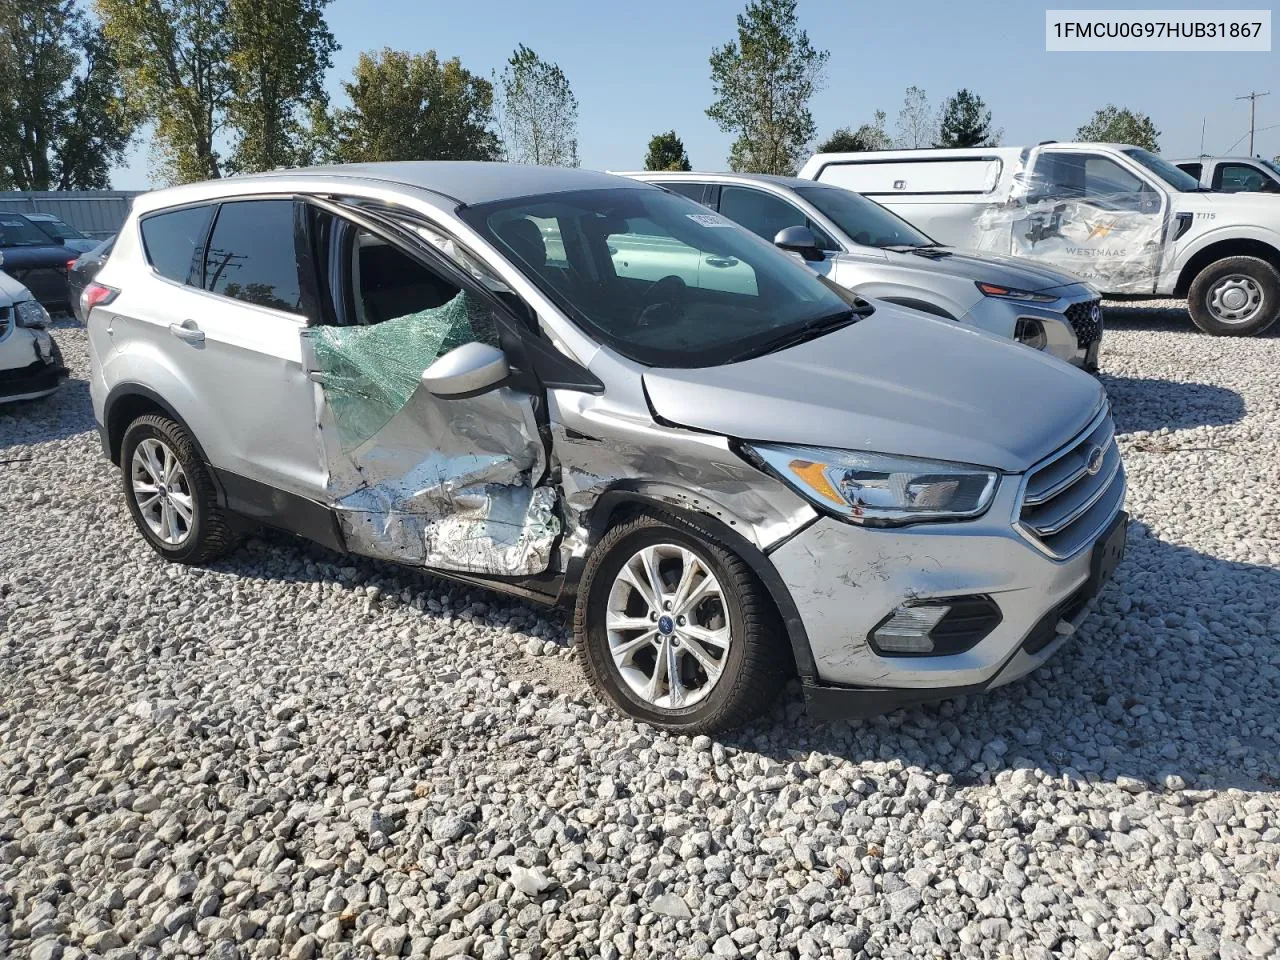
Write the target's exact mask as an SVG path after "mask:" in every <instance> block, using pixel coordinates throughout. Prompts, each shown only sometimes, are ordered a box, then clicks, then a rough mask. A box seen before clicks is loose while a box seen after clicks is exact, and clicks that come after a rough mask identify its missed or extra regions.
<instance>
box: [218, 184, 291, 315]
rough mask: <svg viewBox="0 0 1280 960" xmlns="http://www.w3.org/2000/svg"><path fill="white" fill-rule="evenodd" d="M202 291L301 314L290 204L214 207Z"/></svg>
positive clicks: (267, 202) (266, 202) (249, 203)
mask: <svg viewBox="0 0 1280 960" xmlns="http://www.w3.org/2000/svg"><path fill="white" fill-rule="evenodd" d="M204 288H205V289H206V290H209V291H211V292H213V293H218V294H221V295H222V296H224V297H232V298H233V299H236V300H243V301H244V302H245V303H252V304H255V305H256V306H259V307H270V308H271V309H273V310H283V311H285V312H287V313H300V312H301V310H302V304H301V292H300V291H301V284H300V283H299V282H298V257H297V253H296V251H295V248H294V227H293V201H292V200H239V201H236V202H234V203H224V204H222V205H221V206H220V207H219V208H218V219H217V221H216V222H215V223H214V225H213V235H212V236H211V237H210V238H209V252H208V253H207V254H206V255H205V263H204Z"/></svg>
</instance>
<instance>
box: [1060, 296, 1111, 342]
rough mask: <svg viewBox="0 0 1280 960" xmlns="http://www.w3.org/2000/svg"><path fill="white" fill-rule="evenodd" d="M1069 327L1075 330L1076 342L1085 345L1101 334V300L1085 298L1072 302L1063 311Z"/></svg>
mask: <svg viewBox="0 0 1280 960" xmlns="http://www.w3.org/2000/svg"><path fill="white" fill-rule="evenodd" d="M1064 312H1065V313H1066V317H1067V321H1068V322H1069V323H1070V324H1071V329H1073V330H1074V331H1075V332H1076V343H1077V344H1079V345H1080V346H1081V347H1087V346H1089V345H1090V344H1091V343H1093V342H1094V341H1095V340H1097V339H1099V338H1100V337H1101V336H1102V301H1101V300H1085V301H1084V302H1082V303H1073V304H1071V306H1069V307H1067V309H1066V310H1065V311H1064Z"/></svg>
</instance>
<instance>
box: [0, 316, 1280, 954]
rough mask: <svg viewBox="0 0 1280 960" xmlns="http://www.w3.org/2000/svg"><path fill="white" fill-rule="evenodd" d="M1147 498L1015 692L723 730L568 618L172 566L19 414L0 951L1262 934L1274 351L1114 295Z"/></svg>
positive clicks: (1128, 942) (1275, 555)
mask: <svg viewBox="0 0 1280 960" xmlns="http://www.w3.org/2000/svg"><path fill="white" fill-rule="evenodd" d="M1109 317H1110V323H1111V329H1110V330H1109V332H1108V334H1107V340H1106V344H1105V348H1104V363H1103V366H1104V380H1105V382H1106V383H1107V386H1108V388H1109V390H1110V391H1111V395H1112V398H1113V402H1114V404H1115V411H1116V418H1117V421H1118V424H1119V427H1120V430H1121V432H1122V436H1121V443H1122V445H1123V447H1124V449H1125V453H1126V457H1127V464H1128V469H1129V477H1130V492H1129V500H1128V504H1129V509H1130V510H1131V511H1132V513H1133V515H1134V517H1135V520H1136V522H1135V524H1134V525H1133V527H1132V530H1131V532H1130V537H1129V544H1128V548H1129V553H1128V557H1127V559H1126V560H1125V562H1124V564H1123V565H1122V566H1121V568H1120V570H1119V571H1118V573H1117V579H1116V581H1115V582H1114V584H1113V585H1112V586H1110V587H1109V588H1108V589H1107V590H1106V592H1105V593H1104V595H1103V597H1102V598H1101V600H1100V606H1099V610H1098V612H1097V613H1096V614H1095V615H1094V616H1093V617H1091V618H1090V619H1089V620H1088V621H1087V623H1086V625H1085V626H1084V628H1083V629H1082V630H1081V631H1080V633H1079V634H1078V635H1077V637H1076V641H1077V642H1075V643H1074V645H1073V646H1069V647H1068V648H1066V649H1065V650H1064V651H1063V652H1062V653H1061V654H1060V655H1059V656H1058V657H1057V658H1056V659H1055V660H1054V661H1052V662H1051V663H1050V664H1049V665H1048V666H1047V667H1046V668H1045V669H1043V670H1041V671H1040V672H1039V673H1037V674H1035V675H1033V676H1032V677H1030V678H1028V679H1026V680H1024V681H1022V682H1019V683H1016V684H1014V685H1012V686H1010V687H1006V688H1003V689H1001V690H999V691H996V692H993V693H991V694H989V695H986V696H983V697H978V698H972V699H969V700H955V701H950V702H947V703H943V704H941V705H938V706H932V707H924V708H920V709H915V710H909V711H900V712H898V713H895V714H893V715H891V716H888V717H883V718H878V719H876V720H872V721H861V722H853V723H834V724H824V725H818V724H813V723H811V722H809V721H808V720H807V719H806V718H805V717H804V714H803V709H802V703H801V700H800V697H799V694H798V692H796V691H794V690H793V691H791V692H790V693H789V695H788V696H787V697H786V698H785V700H784V702H782V703H781V704H780V705H779V706H778V708H777V709H776V710H775V712H774V714H773V715H772V716H771V717H769V718H768V719H767V720H765V721H762V722H760V723H759V724H757V725H756V726H755V727H753V728H752V729H749V730H747V731H745V732H743V733H741V734H739V735H736V736H734V737H732V738H729V739H725V740H720V741H712V740H709V739H707V738H705V737H699V738H695V739H692V740H690V739H687V738H679V737H670V736H666V735H662V734H656V733H655V732H654V731H652V730H650V729H648V728H646V727H644V726H641V725H638V724H635V723H632V722H629V721H626V720H623V719H620V718H618V717H617V716H614V715H612V714H610V713H608V712H606V711H604V710H602V709H601V708H600V707H598V706H597V704H596V702H595V701H594V699H592V697H591V696H590V695H589V694H588V693H587V692H586V690H585V688H584V686H583V682H582V678H581V676H580V674H579V673H578V671H577V668H576V666H575V665H574V663H573V660H572V658H571V656H570V654H569V652H568V649H567V647H566V644H567V639H568V638H567V633H566V624H565V619H564V617H563V616H562V615H561V614H558V613H555V612H548V611H545V610H541V609H536V608H533V607H530V606H527V605H524V604H522V603H519V602H515V601H512V600H509V599H506V598H504V597H501V596H498V595H495V594H490V593H486V592H483V591H480V590H475V589H470V588H465V587H458V586H454V585H450V584H447V583H445V582H443V581H437V580H434V579H430V578H426V577H418V576H415V575H413V574H411V573H409V572H406V571H404V570H399V569H395V568H392V567H389V566H384V565H379V564H375V563H366V562H363V561H355V562H353V561H350V560H347V559H344V558H340V557H338V556H336V555H334V554H329V553H326V552H325V551H323V550H321V549H319V548H312V547H309V546H307V545H305V544H303V543H301V542H299V541H294V540H292V539H290V538H288V537H285V536H278V535H266V536H264V537H262V538H257V539H253V540H250V541H249V542H248V543H247V544H246V545H245V546H244V547H243V548H241V549H240V550H239V551H237V552H236V553H235V554H233V555H232V556H231V557H229V558H228V559H227V560H225V561H224V562H222V563H220V564H219V565H217V566H216V567H214V568H212V569H206V570H199V569H189V568H184V567H178V566H167V565H165V564H163V563H162V562H161V561H160V560H159V559H158V558H157V557H156V556H155V555H154V554H152V553H151V551H150V550H148V549H147V548H146V546H145V545H144V544H143V541H142V539H141V538H140V537H139V536H138V535H137V534H136V533H135V531H134V529H133V527H132V525H131V522H130V521H129V518H128V515H127V513H126V511H125V508H124V505H123V502H122V500H121V498H120V495H119V492H118V483H119V481H118V479H117V475H116V473H115V471H114V470H113V469H112V468H110V467H109V466H108V464H106V463H105V462H104V460H103V459H102V457H101V454H100V451H99V447H98V441H97V437H96V434H95V433H94V432H93V421H92V414H91V410H90V404H89V397H88V388H87V385H86V382H85V377H86V375H87V359H86V354H85V339H84V335H83V332H82V331H81V330H79V329H78V328H76V327H74V326H71V325H69V324H68V325H64V326H63V328H61V329H59V330H58V331H57V334H56V335H57V337H58V339H59V341H60V343H61V345H62V348H63V350H64V352H65V354H66V356H67V358H68V361H69V363H70V364H71V365H72V367H73V369H74V373H73V377H74V379H73V380H72V381H71V382H70V383H69V384H68V385H67V387H66V389H65V390H64V391H62V392H61V393H60V394H59V395H57V396H56V397H55V398H52V399H49V400H45V401H41V402H37V403H33V404H27V405H24V406H22V407H20V408H17V409H7V410H5V411H4V412H2V413H0V956H16V957H28V956H29V957H33V958H38V960H59V957H60V958H61V960H73V958H79V957H83V956H85V955H101V956H104V957H108V958H120V960H124V958H130V957H155V956H165V957H174V956H186V955H204V956H211V957H217V958H231V957H276V956H280V957H293V958H303V960H305V958H311V957H319V956H323V957H345V956H371V955H382V956H394V955H402V956H409V955H412V956H427V957H430V958H432V960H439V958H443V957H455V956H458V957H462V956H470V957H474V958H484V960H495V958H504V957H525V958H539V957H559V956H567V957H597V956H599V957H603V958H606V960H610V958H618V957H630V956H636V957H655V958H656V957H695V956H702V955H705V954H707V953H711V954H713V955H714V956H717V957H729V958H732V957H738V956H743V957H762V958H767V957H817V956H822V957H836V958H853V957H858V956H870V957H898V956H928V957H942V956H946V957H951V956H964V957H979V956H1002V957H1046V958H1047V957H1050V956H1063V957H1081V958H1091V960H1098V958H1103V957H1111V956H1116V957H1158V958H1164V957H1197V958H1213V957H1223V958H1233V957H1267V956H1274V955H1276V953H1277V938H1278V937H1280V866H1278V864H1277V859H1278V858H1280V792H1278V791H1280V707H1278V706H1277V704H1280V570H1278V566H1280V456H1278V455H1277V450H1280V375H1278V373H1280V337H1277V336H1274V335H1273V336H1270V337H1267V338H1264V339H1261V340H1226V339H1213V338H1210V337H1207V336H1204V335H1201V334H1198V333H1194V332H1192V331H1191V329H1190V325H1189V323H1188V321H1187V320H1186V315H1185V312H1184V311H1182V310H1180V309H1178V306H1177V304H1168V305H1166V306H1164V307H1163V308H1154V309H1153V308H1151V307H1149V306H1144V307H1142V308H1138V307H1134V306H1128V305H1120V306H1118V307H1115V308H1113V309H1112V310H1111V311H1110V313H1109Z"/></svg>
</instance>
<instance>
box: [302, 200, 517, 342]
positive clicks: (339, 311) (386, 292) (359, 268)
mask: <svg viewBox="0 0 1280 960" xmlns="http://www.w3.org/2000/svg"><path fill="white" fill-rule="evenodd" d="M312 217H313V221H312V222H313V237H314V240H315V245H316V250H315V254H316V259H315V262H316V269H317V273H318V275H319V280H320V286H321V294H322V297H323V298H324V299H325V300H326V301H327V303H326V306H327V307H328V310H326V311H325V315H326V319H325V321H324V325H325V326H331V327H370V326H374V325H376V324H383V323H387V322H389V321H395V320H406V319H409V318H414V317H427V316H431V317H434V318H435V319H436V320H437V321H444V320H445V318H446V316H447V317H448V318H449V320H448V323H449V324H450V327H449V330H448V331H446V336H445V342H444V343H442V344H441V347H442V349H441V354H443V353H446V352H448V349H452V348H453V347H455V346H460V345H461V344H463V343H469V342H471V341H472V340H479V341H481V342H483V343H490V344H493V345H495V346H496V345H497V343H498V338H497V330H496V327H495V325H494V322H493V317H492V314H491V313H490V311H489V309H488V307H487V305H485V304H483V303H482V302H481V301H480V300H479V298H477V297H476V296H475V295H474V294H471V293H469V292H467V291H465V290H463V289H462V288H461V287H459V286H458V285H457V284H455V283H454V282H452V281H451V280H449V279H447V278H445V277H443V276H441V275H440V274H439V273H437V272H436V271H434V270H432V269H430V268H429V267H427V266H426V265H424V264H422V263H420V262H419V261H418V260H415V259H414V258H413V257H411V256H409V255H408V254H406V253H405V252H404V251H402V250H400V249H399V248H398V247H397V246H395V245H394V244H392V243H389V242H388V241H386V240H384V239H383V238H382V237H380V236H377V235H376V234H373V233H370V232H369V231H368V230H365V229H363V228H362V227H359V226H357V225H356V224H354V223H352V222H350V221H348V220H344V219H342V218H340V217H335V216H333V215H332V214H330V213H328V212H327V211H323V210H313V211H312ZM453 341H456V342H453ZM449 343H451V345H449V346H447V344H449ZM446 346H447V348H446Z"/></svg>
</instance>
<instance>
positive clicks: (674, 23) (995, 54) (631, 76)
mask: <svg viewBox="0 0 1280 960" xmlns="http://www.w3.org/2000/svg"><path fill="white" fill-rule="evenodd" d="M1049 5H1050V4H1039V3H1026V2H1023V0H1013V2H1010V0H1004V2H988V0H964V2H935V0H914V2H909V3H904V2H891V3H886V2H876V3H872V2H864V0H800V4H799V17H800V21H801V24H802V25H803V26H804V28H805V29H806V30H808V32H809V38H810V40H811V41H812V42H813V44H814V45H815V46H816V47H818V48H820V49H826V50H829V51H830V53H831V59H830V60H829V62H828V65H827V70H826V81H825V84H824V86H823V89H822V90H821V91H820V92H819V93H818V94H817V95H816V96H815V97H814V99H813V101H812V104H811V108H812V110H813V115H814V119H815V120H816V122H817V124H818V131H819V136H825V135H826V134H828V133H830V132H831V131H832V130H833V129H835V128H836V127H840V126H845V125H852V126H855V127H856V126H857V125H858V124H860V123H862V122H864V121H865V120H868V119H870V117H871V115H872V113H873V111H874V110H876V109H877V108H879V109H882V110H884V111H885V112H886V113H888V114H889V128H890V133H892V132H893V119H894V117H895V116H896V114H897V111H898V108H899V107H900V106H901V103H902V97H903V92H904V90H905V89H906V87H907V86H909V85H911V84H915V85H917V86H919V87H922V88H924V90H925V91H926V92H927V93H928V95H929V99H930V101H931V102H933V103H934V104H935V105H936V104H938V103H940V102H941V101H942V99H943V98H944V97H946V96H948V95H950V94H951V93H953V92H954V91H955V90H956V89H957V88H959V87H968V88H969V89H971V90H974V91H976V92H977V93H979V94H981V96H982V97H983V98H985V99H986V101H987V104H988V105H989V106H990V107H991V109H992V112H993V113H994V121H995V124H996V125H997V126H999V127H1003V128H1004V143H1006V144H1024V143H1035V142H1037V141H1040V140H1048V139H1070V138H1071V137H1072V135H1073V134H1074V132H1075V129H1076V127H1078V126H1079V125H1080V124H1081V123H1083V122H1084V121H1085V120H1087V119H1088V118H1089V116H1090V115H1091V114H1092V113H1093V111H1094V110H1095V109H1097V108H1098V107H1101V106H1103V105H1105V104H1106V103H1108V102H1114V103H1117V104H1120V105H1124V106H1130V107H1133V108H1135V109H1139V110H1143V111H1145V112H1147V113H1149V114H1150V115H1151V116H1152V118H1153V119H1154V120H1155V124H1156V126H1157V128H1159V130H1160V131H1161V137H1160V146H1161V151H1162V152H1163V153H1164V154H1165V156H1182V155H1184V154H1188V155H1194V154H1196V153H1198V152H1199V151H1200V134H1201V121H1202V120H1204V121H1205V149H1206V151H1207V152H1210V153H1214V152H1222V151H1225V150H1227V149H1228V148H1229V147H1231V145H1232V144H1233V143H1236V141H1238V140H1239V138H1240V137H1241V136H1242V135H1243V134H1245V133H1246V132H1247V131H1248V120H1249V112H1248V109H1249V108H1248V103H1247V102H1246V101H1236V100H1234V99H1233V98H1234V97H1236V96H1239V95H1240V94H1243V93H1248V92H1249V91H1250V90H1259V91H1261V90H1268V89H1273V90H1274V91H1275V92H1274V93H1273V94H1272V96H1270V97H1264V98H1262V99H1260V100H1259V101H1258V121H1257V123H1258V126H1259V127H1267V126H1270V125H1272V124H1276V126H1275V127H1274V128H1273V129H1270V130H1265V131H1263V132H1261V133H1259V134H1258V137H1257V141H1256V147H1255V149H1256V152H1259V153H1262V154H1263V155H1264V156H1274V155H1275V154H1277V153H1280V69H1278V68H1280V53H1277V52H1271V53H1234V54H1227V53H1195V54H1176V53H1047V52H1045V49H1044V16H1045V15H1044V11H1045V8H1046V6H1049ZM1051 5H1052V7H1053V8H1054V9H1064V8H1071V7H1084V8H1094V9H1096V8H1097V7H1100V6H1102V4H1101V3H1100V2H1097V0H1095V2H1093V3H1084V4H1079V3H1075V4H1073V3H1070V2H1067V0H1054V2H1053V3H1052V4H1051ZM1117 6H1123V7H1125V8H1129V9H1132V8H1135V7H1138V6H1139V4H1137V3H1125V4H1117ZM1142 6H1147V7H1153V6H1158V7H1159V8H1161V9H1169V8H1180V7H1181V8H1199V9H1206V8H1215V5H1214V4H1211V3H1208V2H1206V0H1200V2H1199V3H1178V2H1177V0H1164V2H1163V3H1160V4H1158V5H1152V4H1145V5H1142ZM1218 6H1219V8H1226V6H1227V5H1218ZM1247 6H1248V4H1247V3H1235V4H1231V7H1232V8H1237V9H1238V8H1241V7H1247ZM744 7H745V0H644V2H642V3H617V4H614V3H608V2H605V3H601V2H600V0H538V2H529V0H478V2H475V3H458V2H457V0H449V2H442V0H335V2H334V3H333V4H332V5H331V6H330V8H329V14H328V19H329V24H330V27H331V29H332V30H333V33H334V36H335V37H336V38H337V40H338V42H339V43H340V44H341V45H342V49H341V50H340V51H339V52H338V53H337V54H336V55H335V57H334V68H333V70H332V71H331V72H330V74H329V77H328V84H327V85H328V87H329V90H330V92H331V94H332V96H333V97H334V98H335V101H340V100H341V98H342V94H341V89H342V88H341V81H342V80H343V79H344V78H346V77H349V76H350V73H351V69H352V67H353V65H354V64H355V61H356V58H357V56H358V55H359V53H360V51H362V50H369V49H381V48H382V47H384V46H391V47H394V48H399V49H405V50H409V51H411V52H418V51H423V50H427V49H435V50H436V51H437V53H439V54H440V55H441V56H442V57H448V56H455V55H456V56H458V57H461V59H462V62H463V64H464V65H465V66H466V67H468V68H469V69H471V70H472V71H475V72H478V73H482V74H484V75H486V76H488V75H489V74H490V72H491V71H493V70H495V69H498V68H500V67H501V66H502V65H503V63H504V62H505V60H506V58H507V56H508V55H509V54H510V52H511V51H512V49H513V48H514V47H515V45H516V44H517V43H524V44H526V45H528V46H530V47H532V48H533V49H534V50H536V51H537V52H538V53H539V54H540V55H541V56H542V57H543V58H545V59H548V60H554V61H555V62H557V63H559V64H560V66H561V67H562V68H563V69H564V71H565V73H566V74H567V75H568V77H569V82H570V83H571V84H572V86H573V90H574V93H575V94H576V95H577V97H578V102H579V121H578V127H579V150H578V152H579V155H580V157H581V159H582V165H583V166H584V167H590V168H595V169H602V170H603V169H614V170H618V169H631V168H635V167H638V166H640V165H641V163H642V160H643V158H644V153H645V149H646V146H647V144H648V140H649V137H650V136H651V135H652V134H654V133H656V132H659V131H663V130H668V129H672V128H674V129H675V130H676V132H677V133H679V134H680V136H681V137H682V138H683V139H684V142H685V146H686V147H687V148H688V151H689V156H690V159H691V160H692V162H693V165H694V167H695V168H697V169H723V168H724V167H725V165H726V159H727V156H728V152H729V144H730V143H731V141H732V137H731V136H729V135H728V134H722V133H721V132H720V131H719V130H718V129H717V128H716V126H715V124H714V123H713V122H712V121H711V120H709V119H708V118H707V116H706V114H705V112H704V111H705V110H706V107H707V106H708V105H709V104H710V103H711V99H712V95H711V80H710V70H709V67H708V64H707V58H708V56H709V54H710V52H711V49H712V47H714V46H718V45H720V44H722V43H724V42H725V41H726V40H728V39H730V38H732V37H733V36H735V35H736V32H735V17H736V15H737V14H738V13H739V12H740V11H741V10H742V9H743V8H744ZM1277 41H1278V42H1280V38H1277ZM1246 147H1247V142H1244V141H1241V142H1240V143H1238V144H1237V145H1236V148H1235V152H1239V153H1242V152H1244V151H1245V149H1246ZM148 168H149V164H148V157H147V145H146V143H145V141H144V142H140V143H139V144H137V145H136V146H135V148H134V150H133V153H132V156H131V158H130V161H129V163H128V165H127V167H126V168H124V169H121V170H119V171H117V172H116V174H115V177H114V185H115V186H116V187H117V188H120V189H140V188H146V187H147V186H149V177H148Z"/></svg>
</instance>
